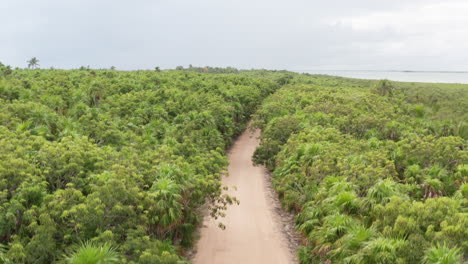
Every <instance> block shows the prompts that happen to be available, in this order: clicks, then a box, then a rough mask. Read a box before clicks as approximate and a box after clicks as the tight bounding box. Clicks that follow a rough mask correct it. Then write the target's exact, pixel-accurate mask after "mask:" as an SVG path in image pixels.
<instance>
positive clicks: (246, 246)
mask: <svg viewBox="0 0 468 264" xmlns="http://www.w3.org/2000/svg"><path fill="white" fill-rule="evenodd" d="M259 133H260V132H259V130H257V131H255V132H252V131H249V130H247V131H245V132H244V133H243V134H242V135H241V136H240V137H239V138H238V140H237V141H236V142H235V144H234V146H233V147H232V149H231V151H230V153H229V162H230V165H229V168H228V171H229V176H227V177H224V178H223V184H224V185H226V186H228V187H229V191H228V193H229V194H231V195H233V196H235V197H237V198H238V199H239V200H240V205H238V206H237V205H232V206H230V207H229V208H228V210H227V211H226V217H224V218H222V219H221V221H222V223H223V224H224V225H225V226H226V229H225V230H221V229H220V228H219V227H218V223H219V220H214V219H212V218H210V217H205V220H204V223H203V227H202V228H201V231H200V235H201V238H200V240H199V241H198V245H197V248H196V253H195V256H194V257H193V259H192V262H193V263H194V264H231V263H232V264H249V263H252V264H254V263H255V264H262V263H268V264H275V263H278V264H288V263H296V260H295V254H294V253H293V252H295V250H296V247H297V237H296V236H295V235H294V232H293V231H292V228H293V225H292V224H291V222H290V221H291V216H290V215H288V214H286V213H284V212H282V211H281V208H280V206H279V204H278V201H277V199H276V195H275V194H274V191H273V190H272V188H271V183H270V182H269V177H268V174H267V171H266V169H265V168H264V167H262V166H254V165H253V164H252V161H251V159H252V154H253V152H254V151H255V148H256V147H257V146H258V144H259V140H258V136H259ZM233 186H235V188H233Z"/></svg>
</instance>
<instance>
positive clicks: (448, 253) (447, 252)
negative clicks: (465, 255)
mask: <svg viewBox="0 0 468 264" xmlns="http://www.w3.org/2000/svg"><path fill="white" fill-rule="evenodd" d="M423 262H424V263H425V264H457V263H461V254H460V249H459V248H449V247H447V246H446V245H445V244H443V245H437V246H435V247H431V248H429V249H427V250H426V254H425V256H424V261H423Z"/></svg>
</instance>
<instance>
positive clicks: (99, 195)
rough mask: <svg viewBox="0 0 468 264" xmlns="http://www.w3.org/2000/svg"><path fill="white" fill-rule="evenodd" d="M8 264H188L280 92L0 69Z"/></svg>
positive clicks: (214, 81)
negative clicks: (231, 164)
mask: <svg viewBox="0 0 468 264" xmlns="http://www.w3.org/2000/svg"><path fill="white" fill-rule="evenodd" d="M0 66H1V68H0V76H1V77H0V243H1V244H0V245H1V247H0V262H2V263H55V262H69V263H179V262H180V261H183V259H182V258H181V257H180V253H181V250H180V248H182V247H186V246H190V245H191V242H192V240H193V231H194V229H195V227H196V225H197V224H198V223H199V220H200V217H199V215H198V209H199V208H200V206H202V205H203V204H207V205H208V206H210V209H211V214H212V215H213V216H215V217H217V216H219V215H221V214H222V209H223V208H224V207H225V206H226V205H228V204H230V203H232V202H233V200H232V199H231V197H227V196H223V195H221V189H222V186H221V183H220V180H219V179H220V174H221V173H222V171H223V170H224V168H225V167H226V164H227V160H226V157H225V150H226V149H227V147H229V146H230V144H231V142H232V139H233V138H234V137H235V136H236V135H238V134H239V133H240V132H241V131H242V130H243V129H244V128H245V124H246V122H247V120H248V119H249V116H250V115H251V114H252V113H253V112H254V111H255V108H256V106H257V105H258V104H259V103H260V102H261V101H262V100H263V98H265V97H266V96H267V95H268V94H270V93H271V92H272V91H273V90H274V89H276V88H278V86H279V85H278V84H277V82H274V81H269V80H267V79H265V78H251V77H246V76H241V75H209V74H199V73H191V72H182V71H170V72H152V71H136V72H118V71H106V70H87V69H83V70H71V71H64V70H12V69H11V68H10V67H6V66H3V65H0Z"/></svg>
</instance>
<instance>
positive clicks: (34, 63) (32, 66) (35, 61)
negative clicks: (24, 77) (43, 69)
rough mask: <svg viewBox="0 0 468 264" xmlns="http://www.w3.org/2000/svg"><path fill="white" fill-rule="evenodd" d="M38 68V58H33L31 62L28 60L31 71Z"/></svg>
mask: <svg viewBox="0 0 468 264" xmlns="http://www.w3.org/2000/svg"><path fill="white" fill-rule="evenodd" d="M37 67H39V60H38V59H37V58H36V57H32V58H31V59H30V60H28V68H29V69H36V68H37Z"/></svg>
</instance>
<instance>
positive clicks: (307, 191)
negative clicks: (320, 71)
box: [254, 75, 468, 264]
mask: <svg viewBox="0 0 468 264" xmlns="http://www.w3.org/2000/svg"><path fill="white" fill-rule="evenodd" d="M289 83H290V84H289V85H286V86H284V87H283V88H281V89H279V90H277V92H275V93H274V94H273V95H271V96H270V97H269V98H268V99H266V101H265V102H264V104H263V106H262V107H261V108H260V109H259V111H258V112H257V113H256V114H255V118H254V123H255V124H256V125H257V126H258V127H260V128H262V129H263V133H262V138H261V142H262V143H261V146H260V147H259V148H258V149H257V151H256V153H255V156H254V160H255V161H256V162H258V163H263V164H265V165H267V167H268V168H269V169H270V170H271V171H272V178H273V183H274V186H275V188H276V190H277V191H278V194H279V196H280V198H281V200H282V203H283V205H284V206H285V207H286V208H287V209H288V210H291V211H293V212H294V213H296V214H297V217H296V224H297V229H298V231H299V232H301V233H302V235H303V244H304V245H303V247H302V248H301V249H300V251H299V253H298V254H299V258H300V262H301V263H303V264H305V263H369V264H370V263H388V264H390V263H462V262H463V260H465V261H466V260H467V257H468V256H467V255H466V254H467V253H468V242H467V241H468V211H467V205H468V184H467V180H468V151H467V147H468V144H467V141H466V140H467V138H468V129H467V124H466V120H468V116H467V114H468V85H448V84H446V85H442V84H440V85H439V84H423V83H393V82H389V81H380V82H376V81H364V80H354V79H345V78H333V77H326V76H307V75H295V76H294V78H293V79H292V80H290V81H289Z"/></svg>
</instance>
